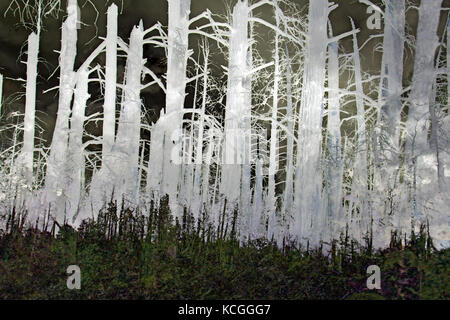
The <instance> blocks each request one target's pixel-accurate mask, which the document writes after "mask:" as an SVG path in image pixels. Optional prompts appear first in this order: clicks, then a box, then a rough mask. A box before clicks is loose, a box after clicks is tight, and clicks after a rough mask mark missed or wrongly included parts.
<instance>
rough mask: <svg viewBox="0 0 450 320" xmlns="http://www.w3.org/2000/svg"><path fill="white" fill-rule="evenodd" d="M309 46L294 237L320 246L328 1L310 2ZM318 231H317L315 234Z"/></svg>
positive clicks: (302, 113)
mask: <svg viewBox="0 0 450 320" xmlns="http://www.w3.org/2000/svg"><path fill="white" fill-rule="evenodd" d="M308 21H309V26H308V39H309V41H308V43H307V48H306V57H305V70H304V78H303V90H302V100H301V105H300V118H299V143H298V146H297V151H298V152H297V164H296V170H297V172H296V177H295V194H296V198H295V206H294V208H295V209H294V212H295V216H294V229H295V231H294V232H295V233H294V236H295V237H296V238H297V239H298V240H299V242H300V243H303V244H305V243H306V241H307V240H308V239H309V240H310V243H311V244H312V245H317V244H318V242H319V239H320V237H321V236H322V235H321V226H320V222H319V221H320V220H321V219H322V217H321V215H322V212H320V211H321V210H320V208H321V199H322V195H321V194H322V170H321V166H320V159H321V145H322V110H323V99H324V83H325V61H326V52H327V45H328V36H327V21H328V1H327V0H310V1H309V15H308ZM313 230H314V232H312V231H313Z"/></svg>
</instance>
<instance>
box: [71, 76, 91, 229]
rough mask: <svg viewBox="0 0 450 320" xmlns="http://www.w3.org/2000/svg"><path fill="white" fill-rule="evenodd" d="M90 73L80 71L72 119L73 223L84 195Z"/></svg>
mask: <svg viewBox="0 0 450 320" xmlns="http://www.w3.org/2000/svg"><path fill="white" fill-rule="evenodd" d="M88 80H89V72H88V70H86V69H81V70H78V72H77V83H76V88H75V97H74V102H73V108H72V116H71V119H70V132H69V149H68V157H67V162H68V172H69V179H68V186H67V198H68V205H67V207H66V214H67V219H68V220H69V221H70V222H73V220H72V219H74V218H75V217H76V214H77V213H78V212H79V209H80V205H81V197H82V195H83V194H84V183H85V181H84V170H85V163H84V147H83V129H84V120H85V110H86V103H87V100H88V99H89V93H88Z"/></svg>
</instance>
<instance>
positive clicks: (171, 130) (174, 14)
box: [160, 0, 191, 218]
mask: <svg viewBox="0 0 450 320" xmlns="http://www.w3.org/2000/svg"><path fill="white" fill-rule="evenodd" d="M190 6H191V1H190V0H174V1H169V34H168V37H169V38H168V45H169V47H168V57H167V93H166V113H167V114H171V113H175V116H174V120H173V121H174V122H172V123H171V125H170V126H167V127H166V129H167V130H166V131H165V133H164V134H165V145H164V148H163V149H160V150H161V151H162V152H164V157H163V161H164V163H163V180H162V192H163V194H168V195H169V205H170V209H171V211H172V214H173V215H174V216H175V217H178V218H181V215H182V213H183V210H182V208H181V207H180V204H179V202H178V190H179V185H180V181H181V180H180V179H181V166H180V164H177V161H176V160H175V159H174V157H175V158H176V157H177V156H178V155H179V154H180V152H181V149H180V148H181V146H182V145H181V141H180V138H181V135H182V120H183V114H182V112H183V109H184V99H185V95H186V65H187V59H188V57H189V52H188V36H189V14H190Z"/></svg>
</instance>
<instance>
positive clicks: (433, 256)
mask: <svg viewBox="0 0 450 320" xmlns="http://www.w3.org/2000/svg"><path fill="white" fill-rule="evenodd" d="M118 211H120V213H118ZM167 212H168V210H167V201H165V202H164V203H163V205H162V206H161V209H160V210H159V211H158V212H156V211H155V210H152V214H150V215H148V216H147V217H145V218H144V216H134V215H133V214H132V213H131V212H129V211H127V210H118V209H117V207H116V206H115V205H114V204H110V205H109V206H108V208H107V209H106V210H104V211H103V212H102V213H101V214H100V216H99V218H98V219H97V221H86V222H84V223H83V224H82V225H81V226H80V228H79V229H78V230H75V229H73V228H72V227H70V226H68V225H64V226H62V227H61V228H60V230H59V232H58V233H57V234H56V235H55V234H53V233H54V232H53V233H52V232H43V231H39V230H38V229H36V228H28V229H26V228H25V227H24V225H23V223H21V219H18V218H17V217H12V218H11V217H10V218H9V220H8V224H7V230H3V231H1V234H0V298H1V299H449V297H450V280H449V278H450V272H449V258H450V251H449V250H448V249H447V250H441V251H437V250H435V249H434V248H433V245H432V241H431V239H430V237H429V236H428V234H427V232H426V228H423V230H422V232H421V233H420V234H419V235H412V237H411V240H410V241H408V243H407V245H406V246H405V245H404V243H403V245H402V244H401V241H400V240H399V239H398V238H397V237H395V235H394V236H393V237H392V241H391V245H390V247H389V248H387V249H384V250H373V249H372V248H371V245H370V241H367V244H366V245H365V246H363V247H357V246H356V244H355V243H352V242H350V241H348V239H345V237H343V239H341V240H340V241H337V242H335V243H334V244H333V246H332V249H330V250H329V252H328V253H327V251H325V250H323V248H319V249H316V250H306V249H304V250H301V249H298V248H296V247H295V246H293V245H286V246H284V248H282V249H279V248H278V247H277V246H276V245H275V244H273V243H268V242H263V241H253V242H251V243H249V244H247V245H244V246H240V245H239V243H238V242H237V241H236V240H233V239H232V237H231V235H232V230H231V231H230V236H228V237H226V236H223V235H224V234H225V235H226V232H224V230H222V232H221V234H222V237H219V239H216V240H214V241H213V240H211V239H210V238H209V236H208V235H209V231H210V230H205V228H204V227H203V228H195V230H197V231H192V230H193V229H194V228H192V226H190V224H189V221H187V220H189V219H183V221H182V222H180V223H179V224H177V225H173V224H171V223H169V221H170V219H171V218H170V216H169V214H168V213H167ZM190 228H191V230H189V229H190ZM219 233H220V230H219ZM324 252H325V253H324ZM374 264H375V265H378V266H379V267H380V269H381V289H380V290H369V289H367V286H366V280H367V277H368V275H367V274H366V270H367V267H368V266H369V265H374ZM69 265H78V266H79V267H80V270H81V289H80V290H69V289H68V288H67V286H66V281H67V277H68V275H67V274H66V269H67V267H68V266H69Z"/></svg>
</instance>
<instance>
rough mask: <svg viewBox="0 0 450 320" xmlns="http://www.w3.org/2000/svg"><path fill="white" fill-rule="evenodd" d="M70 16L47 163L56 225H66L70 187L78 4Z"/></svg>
mask: <svg viewBox="0 0 450 320" xmlns="http://www.w3.org/2000/svg"><path fill="white" fill-rule="evenodd" d="M67 12H68V13H69V15H68V17H67V19H66V20H65V22H64V23H63V26H62V37H61V53H60V59H59V68H60V78H59V100H58V114H57V117H56V124H55V129H54V132H53V138H52V143H51V146H50V156H49V158H48V160H47V174H46V178H45V189H46V196H47V200H48V201H49V202H50V203H52V202H55V207H54V216H55V218H56V221H57V222H58V223H59V224H60V225H62V224H63V223H64V213H65V212H64V210H65V206H66V201H65V197H66V186H67V183H68V181H67V167H66V160H67V147H68V139H69V117H70V105H71V101H72V96H73V90H74V86H75V72H74V70H73V67H74V63H75V56H76V52H77V22H78V19H79V17H78V5H77V1H76V0H69V1H68V6H67Z"/></svg>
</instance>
